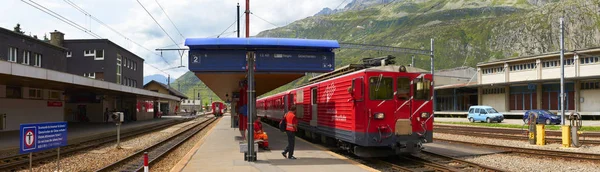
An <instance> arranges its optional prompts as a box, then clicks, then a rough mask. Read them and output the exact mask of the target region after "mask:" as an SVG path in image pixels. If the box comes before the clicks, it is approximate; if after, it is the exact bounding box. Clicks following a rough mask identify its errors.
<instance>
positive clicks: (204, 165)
mask: <svg viewBox="0 0 600 172" xmlns="http://www.w3.org/2000/svg"><path fill="white" fill-rule="evenodd" d="M230 124H231V116H223V117H222V119H221V120H220V121H219V122H218V123H217V124H216V126H215V127H214V128H212V129H211V130H210V131H209V132H208V133H207V134H208V135H207V136H205V137H204V138H203V139H202V140H201V141H199V142H198V143H197V144H196V145H195V146H194V147H193V148H192V150H191V151H190V152H188V154H187V155H185V156H184V158H182V159H181V160H180V162H178V164H177V165H175V167H174V168H173V169H172V170H171V171H172V172H179V171H184V172H188V171H189V172H191V171H194V172H195V171H236V172H239V171H266V172H271V171H273V172H278V171H310V172H317V171H327V172H331V171H343V172H355V171H356V172H358V171H378V170H375V169H372V168H370V167H367V166H365V165H362V164H360V163H358V162H355V161H352V160H350V159H347V158H345V157H343V156H340V155H337V154H335V153H333V152H330V151H328V150H326V149H325V148H323V147H322V146H319V145H315V144H312V143H309V142H307V141H305V140H303V139H301V138H298V137H296V147H295V151H294V156H295V157H296V158H298V159H295V160H291V159H285V158H284V157H283V156H282V155H281V152H282V151H283V149H284V148H285V146H286V145H287V138H286V135H285V133H283V132H280V131H279V129H276V128H274V127H271V126H269V125H267V124H263V129H264V130H265V132H267V134H268V136H269V146H270V148H271V150H270V151H264V150H259V151H258V154H257V161H256V162H246V161H244V154H243V153H240V148H239V147H240V146H239V142H240V141H239V140H238V139H239V135H240V132H239V130H238V129H237V128H231V127H230V126H231V125H230ZM236 138H238V139H236Z"/></svg>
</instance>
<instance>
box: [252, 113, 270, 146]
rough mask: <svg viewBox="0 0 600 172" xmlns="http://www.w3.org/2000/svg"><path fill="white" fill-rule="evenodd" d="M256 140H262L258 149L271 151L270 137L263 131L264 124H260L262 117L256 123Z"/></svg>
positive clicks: (258, 117)
mask: <svg viewBox="0 0 600 172" xmlns="http://www.w3.org/2000/svg"><path fill="white" fill-rule="evenodd" d="M254 139H255V140H261V141H259V142H258V147H260V148H262V149H264V150H269V136H267V133H266V132H264V131H263V128H262V123H261V122H260V116H257V117H256V121H254Z"/></svg>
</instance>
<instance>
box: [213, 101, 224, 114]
mask: <svg viewBox="0 0 600 172" xmlns="http://www.w3.org/2000/svg"><path fill="white" fill-rule="evenodd" d="M212 112H213V115H215V116H223V114H224V113H225V104H223V102H213V103H212Z"/></svg>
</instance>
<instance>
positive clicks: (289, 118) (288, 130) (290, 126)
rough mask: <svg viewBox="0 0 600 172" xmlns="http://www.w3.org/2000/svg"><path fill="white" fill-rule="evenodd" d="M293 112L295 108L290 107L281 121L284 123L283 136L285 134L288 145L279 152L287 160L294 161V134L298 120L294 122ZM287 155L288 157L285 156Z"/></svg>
mask: <svg viewBox="0 0 600 172" xmlns="http://www.w3.org/2000/svg"><path fill="white" fill-rule="evenodd" d="M295 112H296V106H292V107H290V111H288V112H287V113H286V114H285V116H284V117H283V120H285V122H286V127H285V134H287V139H288V145H287V147H285V149H284V150H283V152H281V155H283V157H285V158H288V159H296V157H294V146H295V144H296V136H295V133H296V131H298V120H296V114H295ZM287 153H289V155H287V156H286V154H287Z"/></svg>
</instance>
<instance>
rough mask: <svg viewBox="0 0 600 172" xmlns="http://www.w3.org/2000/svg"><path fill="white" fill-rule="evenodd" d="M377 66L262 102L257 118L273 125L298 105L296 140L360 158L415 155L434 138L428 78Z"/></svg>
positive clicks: (317, 80)
mask: <svg viewBox="0 0 600 172" xmlns="http://www.w3.org/2000/svg"><path fill="white" fill-rule="evenodd" d="M390 58H394V57H393V56H388V57H387V58H385V59H387V60H389V59H390ZM375 60H379V59H375ZM363 61H364V60H363ZM381 63H383V64H384V65H381ZM381 63H375V65H373V64H360V65H349V66H346V67H343V68H340V69H337V70H335V71H333V72H330V73H326V74H323V75H319V76H317V77H314V78H311V80H310V81H309V83H308V84H307V85H304V86H300V87H298V88H295V89H291V90H287V91H284V92H281V93H278V94H275V95H271V96H268V97H264V98H260V99H258V100H257V104H256V109H257V111H258V115H259V116H263V117H264V118H266V119H267V120H268V121H269V122H272V123H277V122H279V121H280V120H281V118H282V117H283V115H284V112H285V111H287V110H288V109H289V107H290V106H296V108H297V110H296V116H297V118H298V121H299V125H298V126H299V127H298V129H299V132H298V134H299V135H301V136H305V137H307V138H310V139H312V140H313V141H319V142H322V143H326V144H335V145H337V146H339V147H341V148H343V149H345V150H347V151H349V152H351V153H354V154H356V155H357V156H361V157H381V156H391V155H396V154H403V153H414V152H418V151H420V150H421V148H422V144H423V143H431V142H432V139H433V101H432V99H433V89H432V88H433V83H432V82H431V81H432V75H431V74H430V73H427V71H423V70H420V71H417V70H418V69H416V68H410V71H407V68H406V67H404V66H385V63H384V62H381ZM391 63H393V61H392V62H391ZM391 150H393V151H391Z"/></svg>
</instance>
